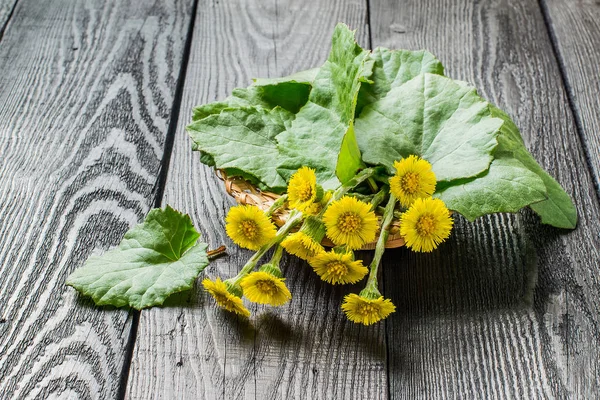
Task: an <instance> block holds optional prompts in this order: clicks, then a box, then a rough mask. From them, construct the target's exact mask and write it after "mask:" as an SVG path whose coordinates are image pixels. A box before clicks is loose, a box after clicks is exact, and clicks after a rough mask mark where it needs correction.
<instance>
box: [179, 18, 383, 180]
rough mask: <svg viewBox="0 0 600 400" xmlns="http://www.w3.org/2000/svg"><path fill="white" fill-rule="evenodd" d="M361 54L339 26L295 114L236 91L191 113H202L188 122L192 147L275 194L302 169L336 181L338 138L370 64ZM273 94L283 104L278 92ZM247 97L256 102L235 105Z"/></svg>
mask: <svg viewBox="0 0 600 400" xmlns="http://www.w3.org/2000/svg"><path fill="white" fill-rule="evenodd" d="M367 54H368V52H367V51H365V50H363V49H362V48H360V46H358V44H356V42H355V40H354V32H352V31H350V30H349V29H348V27H347V26H346V25H344V24H338V26H336V28H335V31H334V35H333V39H332V46H331V52H330V54H329V58H328V59H327V61H326V62H325V64H324V65H323V66H322V67H321V68H320V69H319V70H318V72H317V73H316V75H315V76H314V79H312V77H309V78H308V79H312V85H311V86H312V89H311V90H310V94H309V96H308V100H307V102H306V104H304V105H303V106H302V108H301V109H300V110H299V111H298V112H297V113H296V114H295V115H294V114H293V113H292V112H291V111H290V110H287V109H284V107H283V106H282V105H278V106H276V107H272V104H271V103H269V102H268V101H267V100H266V98H265V97H264V92H262V93H263V94H262V95H261V97H260V98H255V97H252V96H254V95H253V94H251V93H250V94H249V92H248V91H247V92H244V93H243V95H242V94H241V92H236V93H234V96H232V98H230V99H229V100H228V102H226V103H227V106H223V105H222V104H220V105H219V104H216V105H215V104H214V103H213V105H212V106H211V107H207V108H201V109H200V111H198V112H197V115H199V116H201V117H202V118H200V119H198V120H196V121H194V122H192V124H190V125H189V126H188V127H187V129H188V132H189V134H190V137H191V138H192V140H193V142H194V148H195V149H196V150H199V151H201V152H202V153H203V154H208V156H206V155H204V156H203V160H205V161H207V162H214V165H215V166H216V167H217V168H225V169H228V170H227V172H229V171H243V172H245V174H247V176H248V175H249V176H252V177H254V178H255V179H256V181H258V182H261V184H262V186H263V187H265V188H269V189H271V190H274V191H282V190H284V189H285V186H286V181H287V179H288V178H289V176H290V175H291V174H293V173H294V172H295V171H296V170H297V169H298V168H300V167H302V166H309V167H312V168H314V169H315V170H316V173H317V179H318V180H319V182H320V183H321V184H322V185H323V186H324V187H326V188H332V187H335V186H337V185H338V184H339V181H338V179H337V177H336V175H335V171H336V165H337V160H338V154H339V151H340V147H341V145H342V140H343V138H344V136H345V135H346V133H347V132H348V130H349V128H350V126H351V123H352V120H353V118H354V110H355V107H356V99H357V96H358V91H359V89H360V85H361V83H362V82H363V81H365V80H366V79H367V78H368V76H370V75H371V73H372V71H371V68H372V64H367V65H365V60H366V57H367ZM306 75H308V74H306ZM257 83H261V84H263V83H265V82H264V81H263V82H257ZM288 83H291V82H288ZM305 83H306V82H305ZM305 83H298V82H295V83H294V84H296V85H300V84H302V85H305V86H306V84H305ZM275 84H276V85H282V84H283V83H282V82H276V83H275ZM269 85H270V83H269ZM269 85H266V86H269ZM266 86H264V85H263V86H260V87H261V88H263V89H264V87H266ZM252 90H254V89H252ZM294 90H295V89H294ZM273 93H276V94H273V97H275V98H276V99H277V102H278V103H279V104H281V103H282V102H281V99H280V98H279V97H278V96H281V93H280V92H273ZM244 96H246V97H244ZM233 97H235V98H233ZM250 98H251V99H252V101H251V102H253V104H254V103H257V104H255V105H253V106H243V105H242V106H240V104H242V103H243V102H244V101H246V102H250V101H249V100H248V99H250ZM240 99H242V100H240ZM244 104H246V103H244ZM288 108H290V107H288ZM196 110H198V108H197V109H196ZM213 111H214V113H212V114H211V112H213ZM217 112H218V113H217Z"/></svg>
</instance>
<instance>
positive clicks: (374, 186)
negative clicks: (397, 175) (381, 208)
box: [367, 176, 379, 193]
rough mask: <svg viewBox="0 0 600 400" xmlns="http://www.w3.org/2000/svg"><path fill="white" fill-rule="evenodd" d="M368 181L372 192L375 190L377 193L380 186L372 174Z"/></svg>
mask: <svg viewBox="0 0 600 400" xmlns="http://www.w3.org/2000/svg"><path fill="white" fill-rule="evenodd" d="M367 183H368V184H369V189H371V192H373V193H377V189H378V188H379V187H378V186H377V182H375V179H373V177H372V176H370V177H369V178H368V179H367Z"/></svg>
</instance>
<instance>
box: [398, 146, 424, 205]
mask: <svg viewBox="0 0 600 400" xmlns="http://www.w3.org/2000/svg"><path fill="white" fill-rule="evenodd" d="M394 168H395V169H396V174H394V176H392V177H391V178H390V191H391V192H392V194H393V195H394V196H396V197H397V198H398V201H400V204H402V205H403V206H404V207H410V205H411V204H412V203H413V201H415V200H416V199H420V198H425V197H429V196H431V195H432V194H433V192H435V174H434V173H433V171H432V170H431V164H430V163H429V162H428V161H427V160H423V159H422V158H419V157H417V156H413V155H411V156H408V157H407V158H403V159H402V160H400V161H395V162H394Z"/></svg>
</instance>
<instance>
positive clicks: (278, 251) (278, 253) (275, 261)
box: [269, 245, 283, 265]
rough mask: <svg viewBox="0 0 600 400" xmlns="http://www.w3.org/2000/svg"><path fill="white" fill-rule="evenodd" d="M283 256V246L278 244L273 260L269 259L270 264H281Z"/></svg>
mask: <svg viewBox="0 0 600 400" xmlns="http://www.w3.org/2000/svg"><path fill="white" fill-rule="evenodd" d="M281 256H283V247H281V246H280V245H277V247H276V248H275V252H273V256H272V257H271V261H269V264H273V265H279V262H280V261H281Z"/></svg>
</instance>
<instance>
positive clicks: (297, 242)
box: [281, 231, 325, 260]
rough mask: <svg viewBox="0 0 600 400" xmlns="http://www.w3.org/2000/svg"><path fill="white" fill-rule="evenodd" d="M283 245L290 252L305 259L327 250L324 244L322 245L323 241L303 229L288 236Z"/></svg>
mask: <svg viewBox="0 0 600 400" xmlns="http://www.w3.org/2000/svg"><path fill="white" fill-rule="evenodd" d="M281 247H283V248H284V249H285V250H286V251H287V252H288V253H290V254H293V255H295V256H296V257H299V258H301V259H303V260H310V259H311V258H313V257H314V256H316V255H317V254H319V253H320V252H322V251H325V250H324V249H323V246H321V243H319V242H317V241H316V240H314V239H313V238H312V237H310V236H308V235H307V234H306V233H304V232H302V231H299V232H295V233H292V234H290V235H288V236H286V238H285V239H283V241H282V242H281Z"/></svg>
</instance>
